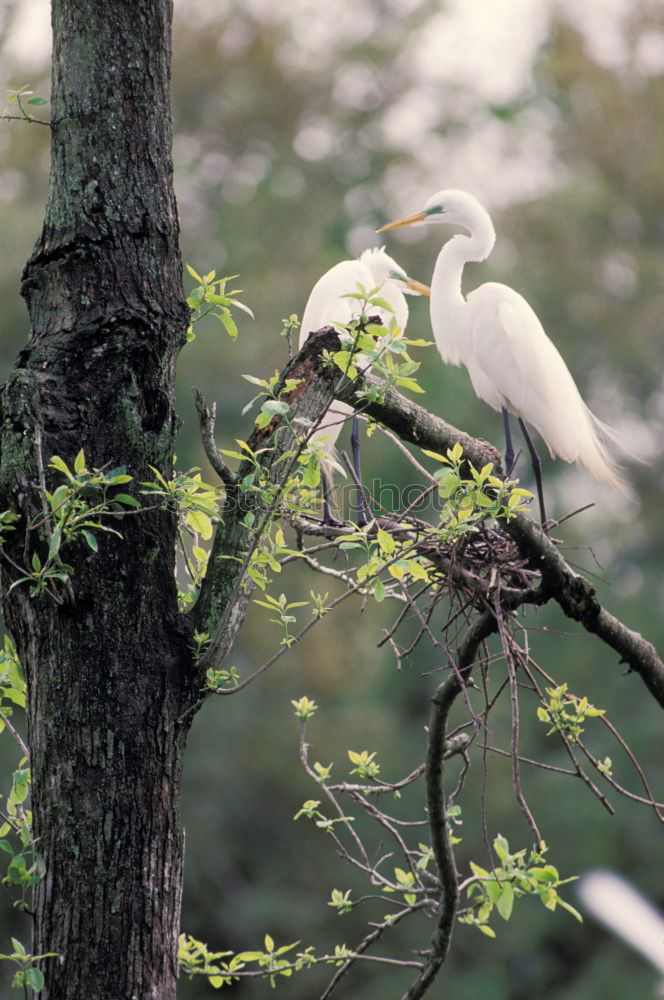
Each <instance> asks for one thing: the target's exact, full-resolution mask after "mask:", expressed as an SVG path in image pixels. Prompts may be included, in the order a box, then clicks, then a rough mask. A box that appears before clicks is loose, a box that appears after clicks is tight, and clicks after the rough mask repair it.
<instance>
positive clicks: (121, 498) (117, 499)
mask: <svg viewBox="0 0 664 1000" xmlns="http://www.w3.org/2000/svg"><path fill="white" fill-rule="evenodd" d="M113 503H121V504H124V506H125V507H140V506H141V505H140V503H139V501H138V500H137V499H136V497H132V496H130V495H129V494H128V493H116V494H115V496H114V497H113Z"/></svg>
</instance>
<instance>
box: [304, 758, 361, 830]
mask: <svg viewBox="0 0 664 1000" xmlns="http://www.w3.org/2000/svg"><path fill="white" fill-rule="evenodd" d="M314 770H315V771H316V772H317V774H318V780H319V781H320V782H321V783H323V782H324V781H327V779H328V778H329V777H330V772H331V771H332V765H331V764H330V765H329V767H323V765H322V764H314ZM319 806H320V801H319V800H318V799H307V801H306V802H303V803H302V807H301V808H300V809H298V811H297V812H296V813H295V815H294V816H293V819H294V820H296V819H300V817H302V816H304V817H306V819H312V820H313V821H314V823H315V824H316V826H317V827H318V829H319V830H323V831H324V832H325V833H332V831H333V829H334V827H335V826H337V825H338V824H339V823H353V822H355V820H354V817H353V816H337V817H335V819H329V817H327V816H326V815H325V813H323V812H321V811H320V809H319V808H318V807H319Z"/></svg>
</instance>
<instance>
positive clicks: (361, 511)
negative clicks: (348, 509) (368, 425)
mask: <svg viewBox="0 0 664 1000" xmlns="http://www.w3.org/2000/svg"><path fill="white" fill-rule="evenodd" d="M350 446H351V448H352V450H353V468H354V469H355V476H356V477H357V482H358V483H361V482H362V469H361V466H360V421H359V419H358V418H357V417H353V428H352V430H351V433H350ZM356 510H357V526H358V528H363V527H364V526H365V525H366V524H368V523H369V521H370V517H369V516H368V514H367V510H366V507H365V505H364V494H363V493H362V490H361V489H360V488H359V487H358V488H357V508H356Z"/></svg>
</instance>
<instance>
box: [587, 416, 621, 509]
mask: <svg viewBox="0 0 664 1000" xmlns="http://www.w3.org/2000/svg"><path fill="white" fill-rule="evenodd" d="M586 415H587V417H588V427H587V433H586V434H585V435H584V438H585V440H583V441H581V442H579V454H578V461H579V462H580V463H581V465H583V466H584V467H585V468H586V469H587V470H588V472H589V473H590V474H591V476H594V477H595V479H599V480H600V482H602V483H606V484H607V486H610V487H611V489H612V490H616V491H617V492H618V493H622V494H623V496H629V495H630V489H629V485H628V483H627V481H626V479H625V476H624V474H623V470H622V469H621V467H620V465H619V464H618V462H617V461H616V460H615V458H614V457H613V456H612V455H611V454H610V452H609V450H608V448H607V443H609V444H611V445H613V446H614V447H616V448H619V449H620V450H621V451H623V452H625V453H627V454H629V453H628V452H627V449H626V448H625V446H624V444H623V443H622V441H621V439H620V435H619V434H618V432H617V431H615V430H614V429H613V427H609V425H608V424H605V423H604V422H603V421H602V420H600V419H599V418H598V417H596V416H595V414H594V413H593V412H592V411H591V410H589V409H588V407H586Z"/></svg>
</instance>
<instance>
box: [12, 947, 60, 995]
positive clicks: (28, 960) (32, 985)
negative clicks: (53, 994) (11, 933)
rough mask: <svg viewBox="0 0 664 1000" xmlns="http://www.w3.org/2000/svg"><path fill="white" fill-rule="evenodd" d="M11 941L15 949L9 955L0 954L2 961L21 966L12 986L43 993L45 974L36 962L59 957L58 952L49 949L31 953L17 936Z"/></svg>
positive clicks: (15, 974)
mask: <svg viewBox="0 0 664 1000" xmlns="http://www.w3.org/2000/svg"><path fill="white" fill-rule="evenodd" d="M11 941H12V947H13V948H14V951H13V952H11V953H10V954H8V955H2V954H0V961H2V960H4V961H6V962H13V963H14V964H15V965H18V967H19V969H18V972H16V973H14V978H13V979H12V986H13V987H14V988H22V989H23V990H26V991H27V990H28V989H31V990H34V992H35V993H41V991H42V990H43V989H44V974H43V972H42V971H41V969H38V968H37V966H36V965H35V963H36V962H41V961H42V960H43V959H45V958H57V957H58V956H57V952H55V951H48V952H46V953H45V954H43V955H31V954H30V953H29V952H27V951H26V950H25V947H24V945H22V944H21V942H20V941H17V939H16V938H14V937H13V938H12V939H11ZM26 996H27V992H26Z"/></svg>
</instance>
